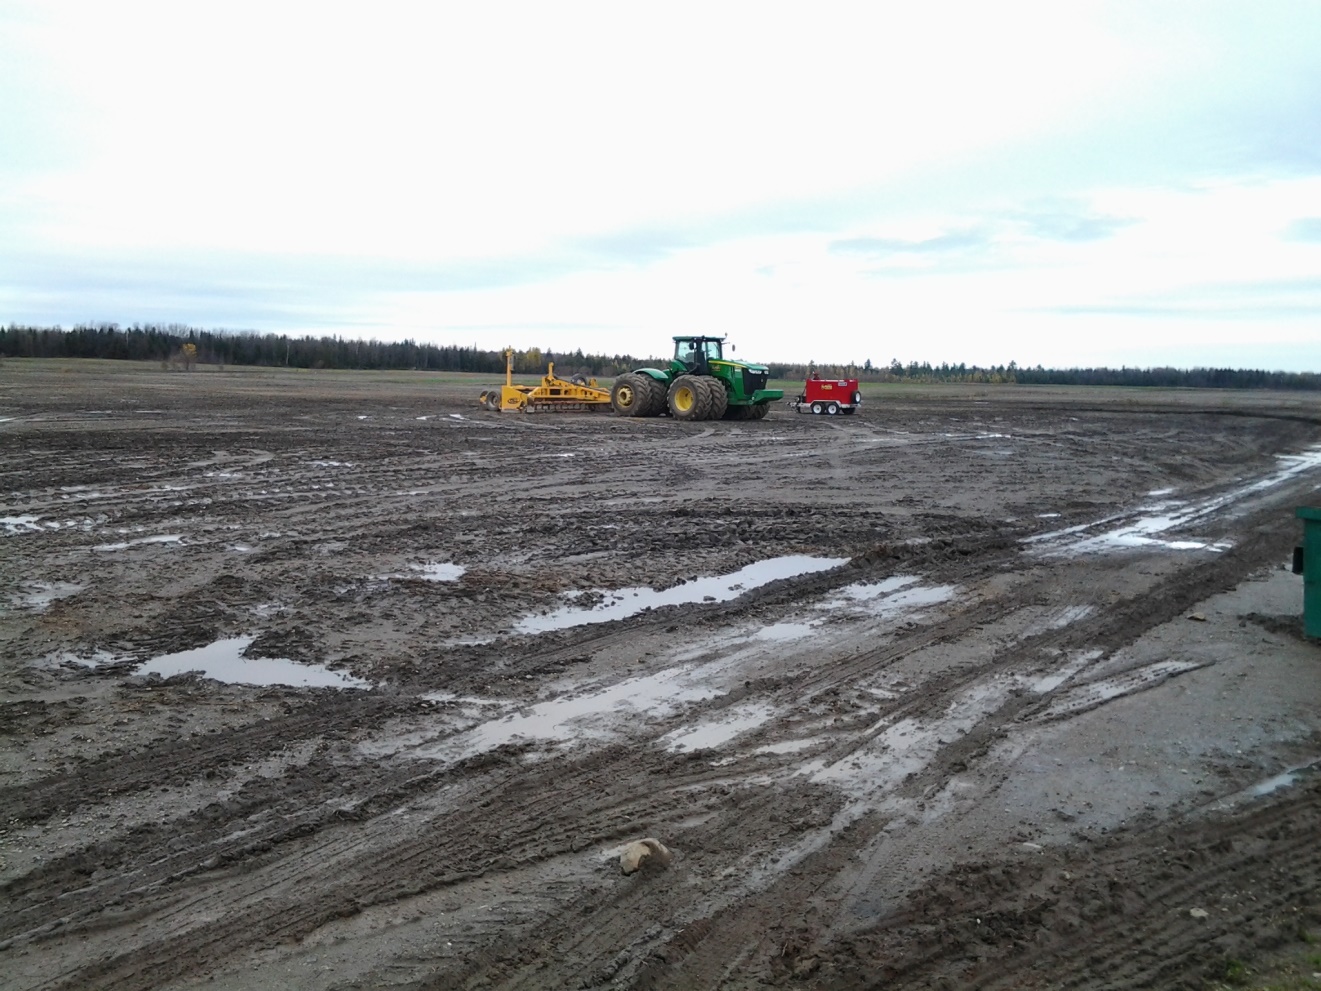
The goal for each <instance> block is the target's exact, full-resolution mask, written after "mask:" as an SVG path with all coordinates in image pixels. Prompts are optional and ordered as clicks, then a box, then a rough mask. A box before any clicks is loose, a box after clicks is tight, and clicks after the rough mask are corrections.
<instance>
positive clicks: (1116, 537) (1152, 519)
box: [1023, 446, 1321, 554]
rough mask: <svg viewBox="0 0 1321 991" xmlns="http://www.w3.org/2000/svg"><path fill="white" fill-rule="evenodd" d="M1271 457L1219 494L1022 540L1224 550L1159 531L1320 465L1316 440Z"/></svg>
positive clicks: (1081, 549) (1048, 544) (1060, 546)
mask: <svg viewBox="0 0 1321 991" xmlns="http://www.w3.org/2000/svg"><path fill="white" fill-rule="evenodd" d="M1276 461H1278V462H1279V463H1280V465H1281V467H1279V468H1277V469H1276V470H1275V471H1273V472H1271V473H1270V474H1268V475H1263V476H1262V477H1261V478H1258V479H1256V480H1255V481H1252V482H1248V483H1247V484H1246V485H1241V486H1239V487H1238V488H1237V489H1233V490H1231V491H1229V492H1226V493H1224V494H1222V495H1218V496H1211V497H1210V498H1207V499H1202V500H1199V501H1197V502H1184V501H1181V500H1177V499H1168V500H1165V501H1162V502H1156V503H1153V504H1152V505H1150V506H1141V507H1139V508H1138V510H1137V511H1138V512H1139V513H1144V514H1147V515H1144V516H1140V517H1138V518H1137V519H1135V520H1131V521H1129V522H1126V523H1123V524H1122V525H1120V526H1118V527H1115V528H1114V529H1111V530H1107V531H1105V532H1103V533H1097V534H1093V535H1090V536H1085V535H1083V534H1084V531H1087V530H1090V529H1092V528H1094V527H1099V526H1102V525H1104V524H1106V523H1111V522H1114V520H1115V517H1109V518H1107V519H1104V520H1098V521H1096V522H1095V523H1091V524H1083V525H1082V526H1076V527H1069V528H1068V529H1065V530H1055V531H1052V532H1050V533H1039V534H1036V535H1035V536H1032V537H1028V538H1026V539H1025V540H1024V541H1023V542H1024V543H1026V544H1039V545H1041V550H1042V551H1043V552H1044V553H1047V554H1085V553H1095V552H1099V551H1108V550H1116V549H1118V548H1126V547H1164V548H1165V549H1166V550H1172V551H1198V550H1206V551H1223V550H1226V549H1227V548H1228V547H1229V546H1230V545H1228V544H1226V543H1215V542H1209V541H1204V540H1169V539H1166V538H1165V537H1163V536H1161V534H1164V533H1166V532H1168V531H1170V530H1176V529H1179V528H1181V527H1185V526H1188V525H1190V524H1193V523H1197V522H1200V521H1202V520H1204V519H1206V518H1207V517H1210V516H1212V515H1214V514H1215V513H1217V512H1219V511H1220V510H1223V509H1228V508H1230V507H1231V506H1233V505H1234V504H1235V503H1238V502H1242V501H1243V500H1245V499H1247V498H1249V497H1250V496H1253V495H1256V494H1257V493H1259V492H1264V491H1265V490H1266V489H1270V488H1274V487H1275V486H1277V485H1280V484H1281V483H1283V482H1287V481H1289V480H1290V479H1292V478H1296V477H1297V476H1299V475H1302V474H1305V473H1306V472H1309V471H1314V470H1316V469H1317V468H1321V446H1317V447H1311V448H1308V449H1307V450H1306V451H1304V452H1302V453H1301V454H1282V455H1277V456H1276ZM1172 491H1174V490H1173V489H1153V490H1152V491H1151V492H1149V493H1147V494H1148V495H1149V496H1162V495H1166V494H1168V493H1169V492H1172Z"/></svg>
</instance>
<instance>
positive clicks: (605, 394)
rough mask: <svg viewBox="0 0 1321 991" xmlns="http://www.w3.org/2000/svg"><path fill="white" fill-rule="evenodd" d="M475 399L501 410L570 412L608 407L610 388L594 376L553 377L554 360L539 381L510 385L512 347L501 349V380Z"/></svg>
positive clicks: (512, 376) (512, 381)
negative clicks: (598, 384)
mask: <svg viewBox="0 0 1321 991" xmlns="http://www.w3.org/2000/svg"><path fill="white" fill-rule="evenodd" d="M477 402H478V403H479V404H481V405H482V406H484V407H485V408H486V409H489V410H498V411H499V412H501V413H572V412H585V411H589V410H601V409H609V408H610V392H609V390H606V389H598V388H597V387H596V379H588V380H586V381H585V382H570V381H568V380H566V379H562V378H556V377H555V362H553V361H552V362H550V363H549V364H548V365H547V366H546V374H545V375H543V376H542V377H541V383H540V384H539V385H514V349H513V348H506V349H505V384H504V385H502V386H499V387H498V388H495V389H487V390H486V391H485V392H483V393H482V394H481V395H480V396H478V397H477Z"/></svg>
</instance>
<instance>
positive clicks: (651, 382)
mask: <svg viewBox="0 0 1321 991" xmlns="http://www.w3.org/2000/svg"><path fill="white" fill-rule="evenodd" d="M638 378H640V379H641V380H642V387H643V389H645V390H646V396H647V404H646V408H645V409H644V410H643V411H642V412H641V413H639V414H638V415H639V416H660V415H662V414H663V413H664V412H665V383H664V382H660V381H657V380H656V379H654V378H652V377H651V376H650V375H643V374H642V373H641V372H639V373H638Z"/></svg>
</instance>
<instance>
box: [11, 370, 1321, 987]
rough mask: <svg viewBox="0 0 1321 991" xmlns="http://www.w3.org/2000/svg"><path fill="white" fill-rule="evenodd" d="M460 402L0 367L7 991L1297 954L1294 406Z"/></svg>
mask: <svg viewBox="0 0 1321 991" xmlns="http://www.w3.org/2000/svg"><path fill="white" fill-rule="evenodd" d="M486 384H494V383H489V382H486V381H483V380H477V379H474V380H472V381H470V382H458V381H456V380H454V379H453V378H452V377H451V378H450V379H448V380H445V381H438V380H435V379H432V378H428V377H425V376H422V375H409V374H403V373H400V374H380V375H374V374H369V373H302V374H294V373H286V372H276V371H268V370H264V371H258V370H237V371H236V370H233V369H231V370H227V371H224V372H216V371H204V372H197V373H193V374H186V373H169V372H164V371H160V370H159V369H156V368H155V367H152V366H133V365H127V364H125V365H122V366H116V365H112V364H108V363H90V362H89V363H69V364H60V363H24V362H18V361H9V362H6V363H5V364H3V365H2V366H0V700H2V703H3V704H2V706H0V827H2V828H0V986H2V987H4V988H13V989H20V988H21V989H35V988H44V989H57V988H58V989H69V991H74V989H77V991H87V989H110V988H114V989H123V991H127V989H139V988H192V987H197V986H206V987H208V988H227V989H248V988H256V987H263V988H276V987H279V988H291V989H314V988H315V989H348V988H361V989H375V988H402V989H415V991H423V989H442V988H479V987H480V988H508V989H514V988H519V989H539V988H605V987H611V988H726V989H743V988H751V987H759V986H764V985H785V986H790V987H801V988H842V989H854V988H872V987H875V988H880V987H884V988H909V987H949V988H955V987H981V988H1006V989H1007V988H1037V987H1040V988H1047V987H1050V988H1056V987H1071V988H1101V987H1106V988H1129V987H1131V988H1146V987H1190V988H1192V987H1196V988H1200V987H1205V986H1207V984H1208V983H1209V982H1216V981H1220V980H1225V979H1229V978H1232V977H1235V976H1236V975H1240V974H1241V973H1243V969H1244V968H1245V967H1246V968H1251V966H1252V965H1253V961H1255V960H1257V959H1259V958H1260V957H1262V955H1264V954H1268V953H1270V952H1273V951H1275V950H1276V949H1277V948H1279V947H1281V946H1288V945H1290V944H1292V943H1294V942H1296V941H1298V940H1300V939H1303V938H1306V937H1308V936H1309V934H1310V935H1311V937H1312V938H1315V936H1316V935H1317V934H1319V933H1321V894H1319V892H1321V850H1319V848H1318V843H1317V841H1316V837H1317V833H1318V825H1317V824H1318V822H1319V821H1321V774H1317V773H1315V767H1316V766H1318V765H1317V764H1316V761H1317V759H1318V756H1319V755H1321V732H1318V731H1319V730H1321V646H1318V645H1317V644H1316V643H1314V642H1309V641H1306V640H1305V639H1304V638H1303V636H1302V624H1301V619H1300V613H1301V602H1302V582H1301V578H1299V577H1298V576H1296V575H1293V574H1292V573H1290V571H1289V570H1288V567H1287V562H1288V560H1289V556H1290V552H1291V549H1292V547H1293V546H1294V544H1295V543H1297V542H1298V539H1299V536H1300V533H1301V528H1300V524H1299V523H1298V521H1297V520H1295V519H1294V515H1293V510H1294V507H1296V506H1298V505H1303V504H1306V503H1309V502H1310V503H1312V504H1317V502H1318V499H1321V492H1318V486H1321V397H1308V396H1281V395H1263V394H1223V393H1199V392H1179V393H1158V392H1149V391H1142V392H1138V391H1127V390H1096V391H1089V390H1034V389H1027V388H999V389H996V388H975V387H969V388H967V389H953V388H945V389H932V390H926V391H920V390H918V391H888V392H887V391H881V390H878V391H876V392H874V393H871V394H869V395H868V398H867V405H866V406H865V408H864V409H863V411H862V412H861V414H860V415H859V416H856V417H852V418H826V417H812V416H800V415H796V414H794V413H792V412H790V411H787V410H777V411H775V412H773V413H772V414H771V416H769V417H767V418H766V419H765V420H761V421H752V422H738V423H726V422H716V423H700V424H681V423H674V422H671V421H669V420H668V419H658V420H626V419H616V418H613V417H610V416H608V415H585V414H575V415H554V416H551V415H542V416H527V415H519V414H512V415H511V414H499V413H490V412H484V411H480V410H478V409H477V408H476V404H475V397H476V395H477V392H478V391H479V390H480V388H481V387H482V386H483V385H486ZM642 837H656V838H658V839H660V840H661V841H662V842H663V843H664V844H666V845H667V846H668V847H670V848H671V849H672V850H673V861H672V863H671V864H670V866H669V868H668V869H665V870H661V869H644V870H642V871H640V872H639V873H637V874H634V875H631V876H627V877H626V876H623V875H622V874H621V872H620V866H619V853H620V850H621V848H622V847H623V846H624V845H625V844H627V843H629V842H630V841H633V840H637V839H640V838H642ZM644 866H645V865H644Z"/></svg>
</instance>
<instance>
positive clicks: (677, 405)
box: [665, 375, 711, 420]
mask: <svg viewBox="0 0 1321 991" xmlns="http://www.w3.org/2000/svg"><path fill="white" fill-rule="evenodd" d="M665 403H666V405H667V406H669V408H670V416H672V417H674V418H675V419H676V420H706V419H709V418H710V417H709V416H708V414H709V412H710V409H711V394H710V393H709V392H707V390H706V386H705V385H704V384H703V382H702V380H701V378H699V377H698V376H696V375H680V376H679V377H678V378H677V379H675V380H674V381H673V382H671V383H670V391H669V394H668V395H666V397H665Z"/></svg>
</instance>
